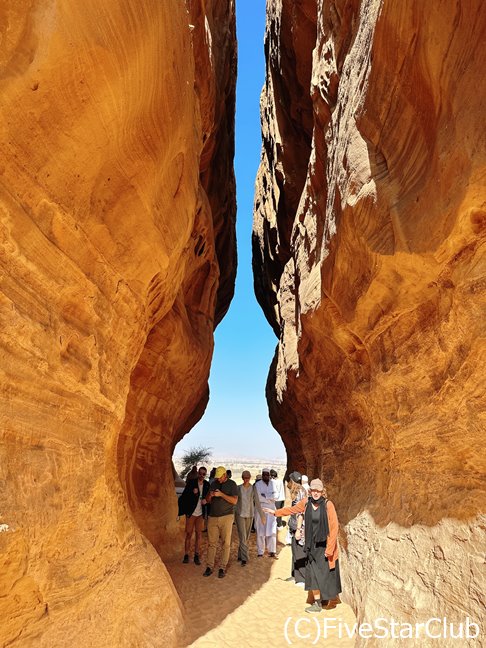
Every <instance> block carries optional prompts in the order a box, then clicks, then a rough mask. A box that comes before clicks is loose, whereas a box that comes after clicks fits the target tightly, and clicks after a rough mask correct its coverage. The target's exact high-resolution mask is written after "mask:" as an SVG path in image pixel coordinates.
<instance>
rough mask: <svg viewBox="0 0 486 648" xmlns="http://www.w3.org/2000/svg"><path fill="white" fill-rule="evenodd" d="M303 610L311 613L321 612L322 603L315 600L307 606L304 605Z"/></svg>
mask: <svg viewBox="0 0 486 648" xmlns="http://www.w3.org/2000/svg"><path fill="white" fill-rule="evenodd" d="M305 611H306V612H311V613H312V612H322V605H321V603H320V602H319V603H318V602H317V601H315V602H314V603H313V604H312V605H309V607H306V608H305Z"/></svg>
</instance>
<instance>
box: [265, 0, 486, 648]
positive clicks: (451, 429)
mask: <svg viewBox="0 0 486 648" xmlns="http://www.w3.org/2000/svg"><path fill="white" fill-rule="evenodd" d="M265 53H266V60H267V76H266V83H265V87H264V89H263V94H262V101H261V120H262V134H263V147H262V161H261V165H260V169H259V173H258V177H257V186H256V193H255V207H254V229H253V266H254V277H255V279H254V281H255V292H256V295H257V298H258V300H259V303H260V304H261V306H262V309H263V311H264V312H265V315H266V317H267V320H268V322H269V325H270V326H271V327H272V328H273V330H274V331H275V333H276V335H277V337H278V339H279V344H278V347H277V351H276V354H275V358H274V361H273V363H272V366H271V368H270V373H269V377H268V383H267V400H268V404H269V409H270V416H271V419H272V423H273V425H274V427H275V428H276V429H277V430H278V431H279V433H280V434H281V436H282V438H283V441H284V444H285V446H286V449H287V453H288V458H289V466H290V467H291V468H292V469H301V470H303V471H305V472H306V473H307V474H309V475H311V476H320V477H322V478H323V479H324V481H325V482H326V483H327V484H328V487H329V493H330V496H331V498H332V500H333V501H334V502H335V503H336V506H337V510H338V514H339V516H340V520H341V523H342V534H341V546H342V549H343V552H342V563H343V564H342V574H343V581H344V587H343V590H344V592H343V597H344V599H345V600H346V601H347V602H349V603H350V604H351V605H352V606H353V608H354V610H355V612H356V614H357V619H358V621H364V620H366V621H371V620H373V619H376V618H379V617H386V618H391V617H393V618H395V619H402V620H410V621H412V622H415V621H424V620H426V619H428V618H429V617H430V616H436V617H440V618H443V617H444V616H447V617H448V618H455V619H457V618H459V619H464V618H465V616H466V614H469V616H470V617H471V618H473V619H475V621H476V622H477V623H481V624H482V628H483V632H484V623H485V618H484V599H483V597H484V588H485V576H484V552H485V549H486V538H485V529H486V526H485V521H486V518H485V515H484V514H485V511H486V502H485V489H484V486H485V472H486V470H485V469H486V466H485V453H484V446H485V427H486V414H485V402H486V400H485V396H486V394H485V385H486V353H485V349H486V347H485V333H486V300H485V295H486V256H485V238H486V203H485V195H486V192H485V189H486V180H485V178H486V140H485V137H486V135H485V130H484V114H485V97H486V82H485V77H484V68H485V65H486V11H484V4H483V3H482V2H480V1H479V0H468V1H467V2H461V3H456V2H445V3H434V2H429V3H427V2H421V1H419V0H403V1H401V2H392V1H390V0H361V1H359V0H352V1H349V2H336V1H329V2H326V1H324V0H318V1H316V0H300V1H298V2H293V1H291V0H268V2H267V26H266V37H265ZM360 641H361V643H366V645H371V644H372V643H373V641H371V644H370V641H364V640H362V639H361V640H360V639H358V644H357V645H361V644H360ZM451 641H452V643H450V642H451ZM375 642H376V644H377V645H380V640H377V639H375ZM453 643H454V642H453V640H450V639H449V640H448V641H444V643H441V645H444V646H445V645H453ZM432 644H433V641H432ZM421 645H424V644H421Z"/></svg>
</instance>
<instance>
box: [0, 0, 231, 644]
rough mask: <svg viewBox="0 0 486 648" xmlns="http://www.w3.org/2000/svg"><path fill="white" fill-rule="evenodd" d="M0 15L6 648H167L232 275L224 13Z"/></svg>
mask: <svg viewBox="0 0 486 648" xmlns="http://www.w3.org/2000/svg"><path fill="white" fill-rule="evenodd" d="M0 6H1V12H0V13H1V15H2V21H1V26H0V28H1V29H2V32H3V33H2V38H1V41H0V42H1V49H0V69H1V75H0V79H1V80H0V85H1V100H0V111H1V119H0V139H1V147H0V282H1V283H0V314H1V327H0V348H1V363H0V372H1V386H0V402H1V404H0V416H1V425H0V493H1V495H0V618H1V619H2V622H1V624H0V644H1V645H22V646H31V645H32V646H42V647H44V646H45V647H49V648H51V647H59V648H60V647H63V648H64V647H65V646H66V645H69V644H70V645H73V646H93V647H95V646H99V647H103V648H106V647H107V646H133V647H135V646H148V645H150V646H159V645H160V646H162V645H164V646H165V645H176V644H177V641H178V634H179V632H180V627H181V626H180V624H181V618H182V615H181V607H180V602H179V599H178V597H177V594H176V592H175V589H174V588H173V586H172V583H171V581H170V578H169V577H168V574H167V572H166V569H165V567H164V565H163V563H162V561H161V559H160V556H163V555H164V552H166V551H167V550H168V547H169V546H170V541H171V534H172V533H173V530H174V525H175V518H176V502H175V497H174V494H173V493H174V490H173V482H172V471H171V456H172V451H173V448H174V446H175V444H176V443H177V441H178V440H179V439H180V438H181V437H182V436H183V435H184V433H185V432H187V431H188V430H189V429H190V427H191V426H192V425H193V424H194V423H195V422H196V421H197V419H198V418H199V417H200V416H201V415H202V412H203V411H204V408H205V405H206V402H207V398H208V387H207V378H208V374H209V365H210V361H211V355H212V348H213V330H214V327H215V325H216V323H217V322H218V321H219V320H220V319H221V317H223V315H224V313H225V312H226V310H227V308H228V305H229V302H230V300H231V297H232V293H233V284H234V275H235V265H236V254H235V233H234V219H235V191H234V177H233V167H232V159H233V139H234V138H233V119H234V83H235V71H236V70H235V68H236V59H235V56H236V54H235V49H236V47H235V25H234V6H233V2H232V1H231V0H228V1H227V2H215V1H214V2H213V1H209V2H208V1H207V0H206V2H200V1H197V0H192V1H191V2H187V3H181V2H179V1H176V0H164V2H156V3H154V2H148V1H146V0H140V1H139V2H136V3H134V2H126V1H125V0H123V1H122V0H107V2H102V3H99V2H93V1H92V0H88V1H87V2H84V3H81V4H80V3H78V2H73V1H71V0H63V1H62V2H61V1H59V2H44V1H41V0H35V1H34V2H31V1H29V2H26V1H24V0H21V1H19V2H16V3H8V2H3V3H1V2H0ZM147 539H148V540H150V542H148V541H147ZM154 547H155V549H154ZM156 550H157V551H156ZM157 552H158V553H157ZM158 554H159V555H158Z"/></svg>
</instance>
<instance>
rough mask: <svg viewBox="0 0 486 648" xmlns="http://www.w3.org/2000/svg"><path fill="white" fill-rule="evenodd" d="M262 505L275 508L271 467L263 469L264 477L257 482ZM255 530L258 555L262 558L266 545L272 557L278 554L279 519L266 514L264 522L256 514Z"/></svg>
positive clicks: (256, 485)
mask: <svg viewBox="0 0 486 648" xmlns="http://www.w3.org/2000/svg"><path fill="white" fill-rule="evenodd" d="M255 489H256V491H257V493H258V499H259V500H260V505H261V506H262V508H263V507H265V508H268V509H271V510H275V498H276V492H275V485H274V483H273V481H272V480H271V479H270V468H264V469H263V470H262V478H261V480H260V481H257V482H256V484H255ZM255 530H256V536H257V555H258V558H261V557H262V556H263V554H264V553H265V547H266V549H267V551H268V555H269V556H270V557H271V558H276V557H277V556H276V554H277V520H276V518H275V517H274V516H273V515H266V516H265V522H262V521H261V519H260V516H259V515H255Z"/></svg>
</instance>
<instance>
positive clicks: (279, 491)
mask: <svg viewBox="0 0 486 648" xmlns="http://www.w3.org/2000/svg"><path fill="white" fill-rule="evenodd" d="M270 481H273V484H274V489H275V500H276V501H277V502H284V501H285V486H284V483H283V479H278V478H277V477H275V478H274V479H271V480H270Z"/></svg>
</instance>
